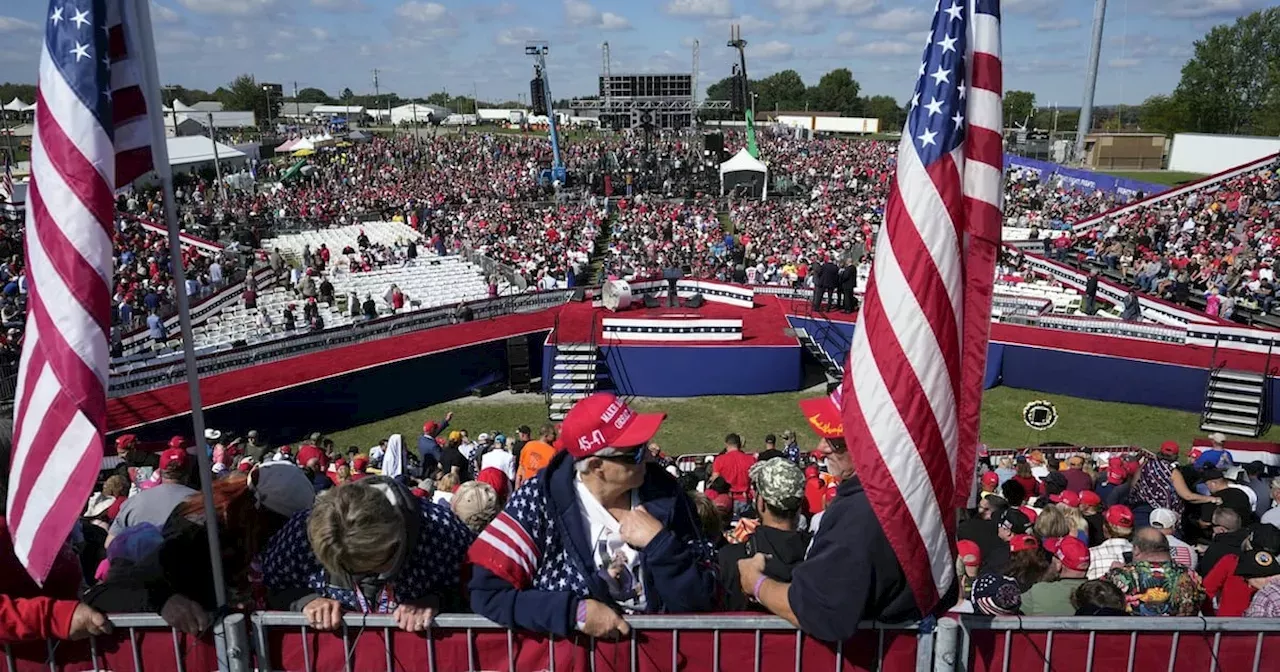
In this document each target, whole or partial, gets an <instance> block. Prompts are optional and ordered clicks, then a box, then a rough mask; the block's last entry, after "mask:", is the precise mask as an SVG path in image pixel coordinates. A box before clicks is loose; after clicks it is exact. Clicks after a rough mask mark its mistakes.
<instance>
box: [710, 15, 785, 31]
mask: <svg viewBox="0 0 1280 672" xmlns="http://www.w3.org/2000/svg"><path fill="white" fill-rule="evenodd" d="M707 26H708V27H709V28H711V29H713V30H716V31H719V32H724V33H728V32H729V27H730V26H741V27H742V32H744V33H746V34H747V35H748V36H750V35H752V34H754V33H756V32H757V31H761V30H768V29H770V28H772V27H773V22H772V21H769V20H767V19H762V18H760V17H758V16H755V15H753V14H743V15H742V16H734V17H730V18H725V19H711V20H710V21H707Z"/></svg>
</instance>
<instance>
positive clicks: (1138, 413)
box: [332, 387, 1280, 454]
mask: <svg viewBox="0 0 1280 672" xmlns="http://www.w3.org/2000/svg"><path fill="white" fill-rule="evenodd" d="M806 396H811V393H810V394H806V393H800V392H796V393H784V394H770V395H758V396H743V397H727V396H726V397H699V398H695V399H660V400H641V401H638V402H637V403H635V407H636V408H637V409H638V410H640V411H642V412H649V411H664V412H666V413H667V414H668V419H667V421H666V423H665V424H664V425H663V427H662V431H661V433H660V434H659V435H658V442H659V443H660V444H661V445H662V447H663V449H664V450H666V451H667V452H668V453H671V454H681V453H700V452H714V451H716V450H719V448H720V446H721V442H722V441H723V439H724V434H725V433H726V432H730V431H733V432H738V433H739V434H741V435H742V436H743V439H744V441H745V442H746V445H747V447H748V449H751V450H758V449H759V448H760V446H761V444H763V442H764V435H765V434H768V433H774V434H781V433H782V430H784V429H795V430H796V432H797V434H798V435H799V437H800V445H801V447H802V448H805V449H811V448H813V447H814V446H815V445H816V443H817V441H816V440H815V439H814V437H813V434H812V433H811V432H809V431H808V429H807V426H806V425H805V423H804V419H803V418H802V417H801V415H800V411H799V409H798V408H797V406H796V401H797V400H799V399H802V398H804V397H806ZM1037 399H1048V400H1050V401H1052V402H1053V403H1054V404H1055V405H1056V406H1057V409H1058V415H1059V419H1058V423H1057V425H1056V426H1054V427H1053V428H1052V429H1050V430H1048V431H1045V432H1036V431H1033V430H1031V429H1028V428H1027V427H1026V425H1024V424H1023V422H1022V408H1023V407H1024V406H1025V405H1026V404H1027V403H1028V402H1030V401H1034V400H1037ZM449 410H452V411H454V414H455V415H454V419H453V427H454V428H455V429H462V428H465V429H467V430H468V431H469V432H470V433H471V435H472V436H473V437H474V436H475V435H477V434H479V433H480V432H494V431H500V432H507V433H508V434H510V433H512V432H514V431H515V428H516V427H518V426H520V425H522V424H527V425H529V426H530V427H533V428H534V429H535V431H536V429H537V427H538V425H539V424H541V423H542V422H544V421H545V420H546V417H547V416H546V406H545V405H544V404H543V401H542V397H541V396H539V395H521V396H507V395H501V396H500V397H495V398H489V399H473V398H469V397H468V398H463V399H459V400H456V401H454V402H450V403H447V404H441V405H439V406H432V407H430V408H426V409H422V410H421V411H415V412H412V413H407V414H405V415H401V416H398V417H394V418H389V419H387V420H383V421H381V422H376V423H372V424H368V425H363V426H360V427H353V428H351V429H348V430H346V431H341V432H335V433H334V434H332V438H333V439H334V441H335V442H336V443H337V444H338V445H339V446H348V445H355V446H360V447H361V448H364V447H366V446H371V445H374V444H375V443H377V442H378V440H379V439H382V438H385V437H386V436H388V435H390V434H392V433H394V432H399V433H401V434H404V435H405V437H406V438H407V439H409V440H407V441H406V444H407V445H410V446H412V445H415V444H416V440H415V439H413V438H412V437H416V436H417V435H418V433H419V432H420V431H421V429H422V423H423V422H425V421H426V420H428V419H436V420H439V419H440V418H441V417H442V416H443V415H444V413H445V412H446V411H449ZM982 420H983V421H982V439H983V441H984V442H986V443H987V444H988V445H990V446H991V447H993V448H1017V447H1022V446H1027V445H1032V444H1038V443H1042V442H1046V441H1062V442H1070V443H1075V444H1078V445H1094V446H1103V445H1119V444H1130V445H1138V446H1143V447H1148V448H1155V447H1158V446H1159V445H1160V444H1161V443H1162V442H1164V441H1167V440H1169V439H1173V440H1176V441H1178V442H1180V443H1181V444H1183V446H1184V448H1185V447H1186V446H1187V445H1188V444H1189V443H1190V440H1191V439H1192V438H1193V437H1195V436H1199V435H1200V432H1199V430H1198V424H1199V416H1198V415H1196V414H1194V413H1183V412H1179V411H1169V410H1165V409H1159V408H1152V407H1149V406H1137V405H1132V404H1116V403H1107V402H1099V401H1089V400H1086V399H1077V398H1074V397H1063V396H1058V395H1047V394H1040V393H1038V392H1032V391H1028V390H1015V389H1012V388H1007V387H999V388H996V389H993V390H989V391H988V392H987V395H986V404H985V407H984V408H983V419H982ZM1268 436H1269V437H1270V438H1272V439H1275V438H1277V437H1280V431H1274V430H1273V431H1272V432H1271V433H1270V434H1269V435H1268Z"/></svg>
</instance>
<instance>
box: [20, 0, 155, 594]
mask: <svg viewBox="0 0 1280 672" xmlns="http://www.w3.org/2000/svg"><path fill="white" fill-rule="evenodd" d="M126 2H128V3H135V2H137V3H139V4H138V5H136V6H137V7H138V8H139V10H138V11H147V7H146V4H145V2H144V1H143V0H51V1H50V2H49V11H48V13H47V14H46V15H45V16H46V17H47V18H46V25H45V33H44V44H43V46H42V48H41V52H40V67H39V71H38V72H39V81H38V83H37V91H36V101H37V102H36V119H35V131H34V133H33V135H32V148H31V182H30V185H29V195H30V196H29V199H28V207H27V220H26V235H25V237H24V241H23V244H24V247H25V249H26V268H27V280H28V285H27V287H28V299H27V326H26V335H25V337H24V341H23V348H22V359H21V362H20V364H19V367H18V385H17V394H16V399H15V408H14V430H15V431H14V455H13V462H12V465H11V471H10V489H9V498H8V517H9V518H8V519H9V522H10V535H11V538H12V541H13V545H14V549H15V552H16V553H17V556H18V558H19V560H20V561H21V562H22V563H23V565H24V566H25V567H26V568H27V571H28V573H30V574H31V576H32V577H34V578H35V579H36V581H37V582H42V581H43V580H44V579H45V577H46V576H47V575H48V572H49V568H50V567H51V566H52V563H53V561H54V559H55V558H56V557H57V556H58V553H59V552H60V550H61V548H62V545H63V543H64V542H65V541H66V539H67V535H68V534H69V533H70V531H71V528H72V526H74V525H75V524H76V520H77V518H78V517H79V515H80V511H81V510H82V508H83V507H84V501H85V498H86V497H88V495H89V493H90V491H91V490H92V488H93V484H94V481H95V479H96V477H97V472H98V467H99V463H100V461H101V458H102V454H103V449H104V441H105V440H104V432H105V429H106V392H107V376H108V363H109V354H108V347H107V332H108V329H109V327H110V320H111V299H110V293H111V262H112V249H111V241H112V233H113V223H114V220H113V218H114V207H113V206H114V188H115V187H116V186H117V184H124V183H127V182H128V181H131V180H132V179H133V178H134V177H136V176H137V175H140V174H142V173H143V172H146V171H147V170H149V169H150V167H151V165H150V164H151V161H150V158H151V152H150V148H149V145H150V142H151V140H152V139H153V138H152V137H151V135H150V131H149V125H148V124H147V123H146V122H147V121H148V119H147V116H146V115H147V114H148V113H151V114H154V111H152V110H149V106H148V105H147V98H148V96H147V95H144V92H145V91H146V90H147V89H145V88H142V87H141V86H140V85H141V84H142V82H143V78H142V77H141V76H140V71H139V70H138V67H139V63H140V62H141V58H134V57H133V56H141V55H142V53H141V51H140V50H136V49H135V50H131V49H130V48H129V45H130V37H132V36H133V28H134V27H133V24H132V23H130V22H129V20H130V19H129V17H131V16H132V17H133V18H134V19H136V18H137V15H136V14H135V13H134V12H133V10H132V9H131V8H133V7H135V5H133V4H130V5H127V6H126V4H125V3H126ZM146 57H147V58H154V54H148V55H146ZM147 87H149V88H151V89H152V90H153V89H154V82H152V83H148V84H147ZM113 119H114V120H115V121H116V122H119V123H120V124H125V125H124V126H119V127H118V126H117V123H114V122H113ZM131 120H132V123H129V122H130V121H131ZM120 130H123V132H120V133H118V131H120ZM120 140H124V141H126V142H127V145H122V144H121V143H120V142H118V141H120ZM118 165H119V166H122V167H125V168H126V170H125V171H120V170H118V169H117V166H118ZM121 178H126V179H124V180H123V181H121Z"/></svg>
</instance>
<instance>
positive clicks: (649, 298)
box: [644, 294, 662, 308]
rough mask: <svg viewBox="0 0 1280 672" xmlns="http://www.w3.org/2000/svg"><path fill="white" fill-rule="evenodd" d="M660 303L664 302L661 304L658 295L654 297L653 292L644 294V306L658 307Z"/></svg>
mask: <svg viewBox="0 0 1280 672" xmlns="http://www.w3.org/2000/svg"><path fill="white" fill-rule="evenodd" d="M660 305H662V304H660V303H659V302H658V299H657V298H656V297H654V295H652V294H645V295H644V307H645V308H657V307H658V306H660Z"/></svg>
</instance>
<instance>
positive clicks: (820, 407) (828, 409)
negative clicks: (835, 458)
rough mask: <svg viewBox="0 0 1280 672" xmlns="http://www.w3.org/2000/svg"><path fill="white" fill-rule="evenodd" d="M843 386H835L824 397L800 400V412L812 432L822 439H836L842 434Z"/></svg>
mask: <svg viewBox="0 0 1280 672" xmlns="http://www.w3.org/2000/svg"><path fill="white" fill-rule="evenodd" d="M843 390H844V388H843V387H837V388H836V389H835V390H834V391H833V392H832V393H831V394H829V395H827V396H825V397H814V398H812V399H802V400H800V412H801V413H804V419H805V420H808V421H809V426H810V427H812V428H813V432H814V433H815V434H817V435H818V436H821V437H822V438H824V439H838V438H841V437H843V436H844V417H843V414H842V413H841V409H843V408H844V403H843V400H844V391H843Z"/></svg>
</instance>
